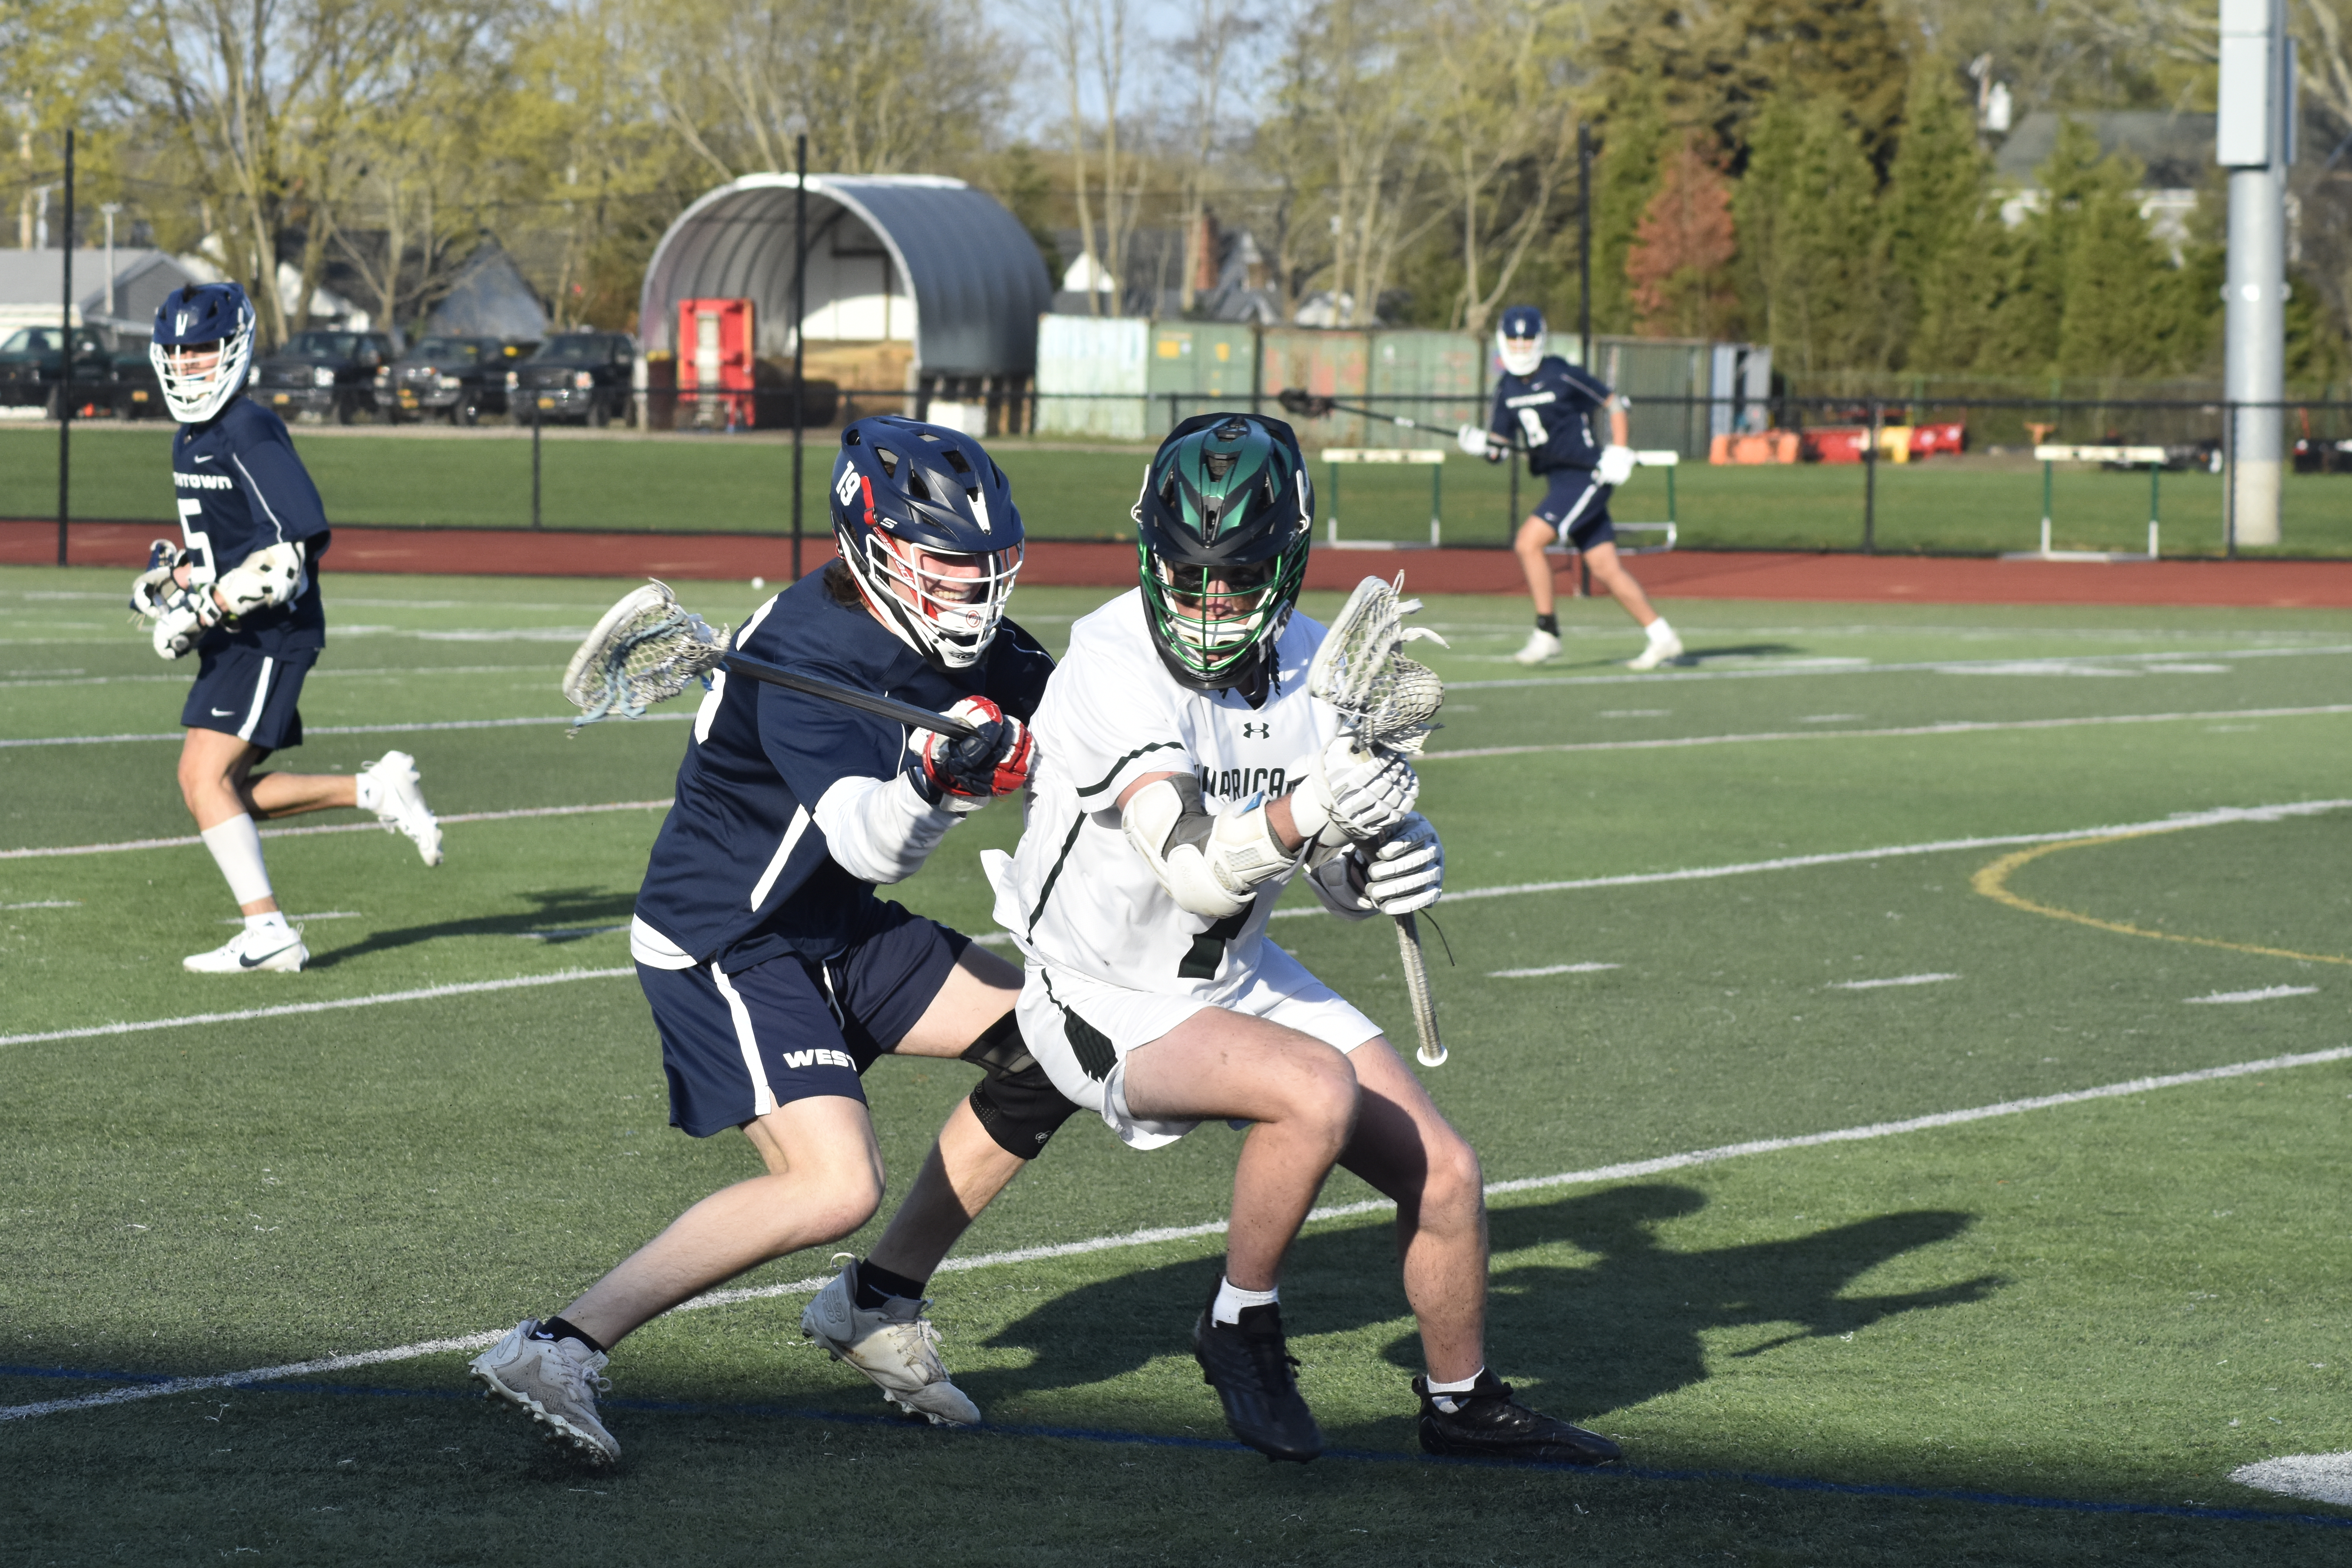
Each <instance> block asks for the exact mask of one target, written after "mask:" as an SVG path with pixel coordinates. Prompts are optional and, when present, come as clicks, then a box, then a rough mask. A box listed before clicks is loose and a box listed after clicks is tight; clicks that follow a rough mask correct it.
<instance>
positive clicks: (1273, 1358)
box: [1192, 1296, 1323, 1465]
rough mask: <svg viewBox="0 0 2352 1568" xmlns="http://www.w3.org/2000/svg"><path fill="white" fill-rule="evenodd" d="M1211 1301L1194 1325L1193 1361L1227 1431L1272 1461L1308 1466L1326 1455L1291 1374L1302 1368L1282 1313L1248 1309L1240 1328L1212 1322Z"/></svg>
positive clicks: (1212, 1299) (1269, 1308)
mask: <svg viewBox="0 0 2352 1568" xmlns="http://www.w3.org/2000/svg"><path fill="white" fill-rule="evenodd" d="M1209 1300H1210V1306H1208V1307H1203V1308H1202V1309H1201V1316H1200V1320H1199V1321H1197V1322H1195V1323H1194V1324H1193V1325H1192V1359H1193V1360H1195V1361H1197V1362H1199V1363H1201V1380H1202V1382H1203V1383H1206V1384H1208V1385H1209V1386H1210V1387H1211V1388H1213V1389H1215V1390H1216V1391H1217V1397H1218V1399H1220V1400H1222V1401H1223V1404H1224V1406H1225V1425H1226V1426H1230V1427H1232V1428H1233V1429H1234V1436H1236V1437H1239V1438H1240V1439H1241V1440H1242V1441H1243V1442H1244V1443H1247V1444H1248V1445H1249V1446H1250V1447H1253V1448H1255V1449H1256V1450H1257V1451H1258V1452H1259V1453H1261V1454H1264V1455H1265V1457H1266V1458H1269V1459H1295V1460H1297V1462H1298V1463H1300V1464H1302V1465H1303V1464H1305V1463H1306V1462H1307V1460H1309V1459H1311V1458H1314V1457H1315V1456H1316V1455H1318V1454H1319V1453H1321V1452H1322V1451H1323V1434H1322V1432H1321V1430H1320V1429H1318V1427H1317V1426H1316V1425H1315V1413H1314V1412H1313V1411H1311V1410H1309V1409H1307V1401H1305V1400H1304V1399H1301V1398H1299V1397H1298V1380H1297V1377H1295V1376H1294V1375H1293V1374H1292V1372H1291V1369H1292V1368H1293V1367H1296V1366H1297V1364H1298V1363H1297V1361H1295V1360H1293V1359H1292V1358H1291V1356H1290V1353H1289V1351H1288V1348H1287V1347H1286V1345H1285V1344H1284V1343H1283V1339H1282V1309H1281V1308H1280V1307H1277V1306H1265V1307H1244V1308H1243V1309H1242V1311H1241V1322H1240V1324H1239V1325H1238V1326H1236V1325H1234V1324H1230V1323H1218V1322H1215V1321H1212V1319H1211V1316H1210V1313H1211V1309H1212V1308H1213V1306H1214V1305H1215V1303H1216V1298H1215V1297H1214V1296H1211V1297H1210V1298H1209Z"/></svg>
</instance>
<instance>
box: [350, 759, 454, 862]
mask: <svg viewBox="0 0 2352 1568" xmlns="http://www.w3.org/2000/svg"><path fill="white" fill-rule="evenodd" d="M360 805H362V807H363V808H365V809H367V810H369V811H373V812H374V813H375V818H376V820H377V821H378V822H381V823H383V825H384V826H386V827H391V828H395V829H397V830H398V831H400V832H402V833H404V834H406V835H407V836H408V840H409V842H410V843H412V844H414V845H415V846H416V852H417V854H419V855H421V856H423V857H424V858H425V864H426V865H427V866H438V865H439V864H441V824H440V823H439V822H437V821H436V820H435V818H434V816H433V808H432V807H431V806H428V805H425V792H424V791H423V790H421V789H419V788H417V787H416V759H415V757H412V756H410V755H409V754H408V753H407V752H385V753H384V754H383V756H381V757H378V758H377V759H376V760H375V761H374V762H372V763H369V764H368V765H367V766H366V768H364V769H363V770H362V772H361V773H360Z"/></svg>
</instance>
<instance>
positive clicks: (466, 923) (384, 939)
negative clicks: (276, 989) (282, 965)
mask: <svg viewBox="0 0 2352 1568" xmlns="http://www.w3.org/2000/svg"><path fill="white" fill-rule="evenodd" d="M523 897H524V898H526V899H529V900H530V901H531V902H532V903H533V904H535V905H537V906H538V907H537V908H536V909H534V910H531V911H530V913H528V914H512V915H478V916H476V917H474V918H472V919H470V920H462V921H435V922H433V923H432V924H430V925H415V926H398V927H395V928H394V929H393V930H390V931H375V932H373V933H372V934H370V935H369V936H368V937H367V938H366V939H365V940H363V941H361V942H353V943H352V945H351V946H349V947H339V948H336V949H334V950H332V951H331V952H320V953H314V954H313V955H312V956H311V958H310V962H309V963H306V964H304V965H303V967H304V968H306V969H332V968H333V967H334V966H335V965H337V964H339V963H348V962H350V961H351V960H352V959H354V958H363V957H365V956H366V955H367V954H369V953H372V952H387V951H389V950H391V949H393V948H396V947H408V946H411V945H413V944H415V943H416V942H432V941H434V940H435V939H436V938H438V937H445V936H516V937H520V936H530V937H537V938H539V939H540V940H541V941H542V942H575V941H578V940H579V939H580V938H582V937H587V936H595V935H598V934H600V932H599V931H593V930H591V931H562V930H560V929H557V928H561V927H562V926H566V925H575V924H589V925H593V926H597V927H603V928H605V929H610V928H611V927H612V926H614V925H615V924H619V925H626V924H627V923H628V920H629V912H630V910H633V909H635V907H636V895H635V894H634V893H616V892H614V891H613V890H612V889H608V888H547V889H540V890H538V891H533V892H526V893H524V894H523Z"/></svg>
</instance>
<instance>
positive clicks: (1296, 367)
mask: <svg viewBox="0 0 2352 1568" xmlns="http://www.w3.org/2000/svg"><path fill="white" fill-rule="evenodd" d="M1371 339H1372V334H1371V333H1370V332H1356V331H1329V330H1327V329H1324V328H1320V327H1268V328H1266V329H1265V331H1263V332H1261V333H1259V335H1258V353H1260V355H1261V356H1263V362H1262V365H1261V368H1260V370H1259V373H1258V375H1259V384H1260V386H1261V387H1262V388H1263V390H1264V392H1265V411H1266V412H1267V413H1269V414H1274V415H1276V416H1281V409H1280V407H1279V405H1276V402H1275V401H1274V400H1275V397H1276V395H1278V394H1280V393H1283V392H1286V391H1288V390H1289V389H1291V388H1292V387H1297V389H1299V390H1300V391H1302V392H1307V393H1311V394H1313V395H1315V396H1318V397H1336V398H1338V399H1339V401H1340V402H1342V403H1361V402H1362V401H1363V398H1364V394H1365V393H1366V392H1368V391H1370V374H1369V370H1370V361H1371ZM1284 417H1289V416H1284ZM1293 423H1294V424H1295V425H1296V426H1297V430H1298V444H1299V445H1300V446H1301V447H1305V448H1306V450H1307V455H1308V456H1310V457H1311V456H1313V455H1314V454H1315V453H1316V452H1317V451H1318V450H1319V449H1320V448H1322V447H1362V446H1366V445H1369V444H1370V443H1369V442H1368V440H1367V438H1366V435H1367V433H1366V430H1365V422H1364V420H1363V418H1362V417H1361V416H1358V415H1354V414H1330V415H1327V416H1324V417H1322V418H1320V419H1297V418H1295V419H1294V420H1293Z"/></svg>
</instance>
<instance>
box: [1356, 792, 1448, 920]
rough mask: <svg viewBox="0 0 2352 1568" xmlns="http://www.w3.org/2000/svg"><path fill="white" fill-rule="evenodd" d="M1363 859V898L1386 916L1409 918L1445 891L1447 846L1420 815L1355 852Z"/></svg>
mask: <svg viewBox="0 0 2352 1568" xmlns="http://www.w3.org/2000/svg"><path fill="white" fill-rule="evenodd" d="M1357 857H1360V858H1361V862H1362V867H1363V870H1362V876H1363V883H1364V899H1365V901H1366V902H1368V903H1370V905H1371V906H1372V908H1374V909H1376V910H1380V911H1381V913H1382V914H1384V915H1409V914H1412V912H1413V911H1414V910H1425V909H1427V908H1429V906H1430V905H1432V904H1433V903H1435V902H1437V900H1438V896H1439V895H1440V894H1441V893H1443V892H1444V890H1445V846H1444V845H1443V844H1440V843H1439V842H1438V841H1437V829H1436V828H1435V827H1433V826H1431V825H1430V820H1429V818H1427V817H1425V816H1422V815H1421V813H1419V812H1417V811H1416V812H1413V813H1412V814H1411V815H1409V816H1406V817H1405V819H1404V820H1403V821H1402V822H1400V823H1399V824H1397V826H1395V827H1393V828H1391V830H1390V831H1389V832H1387V833H1386V834H1383V835H1382V836H1381V837H1380V839H1379V840H1378V841H1377V842H1375V843H1372V844H1369V845H1365V846H1363V847H1360V848H1359V849H1358V850H1357V851H1356V852H1355V856H1354V857H1350V858H1357Z"/></svg>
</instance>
